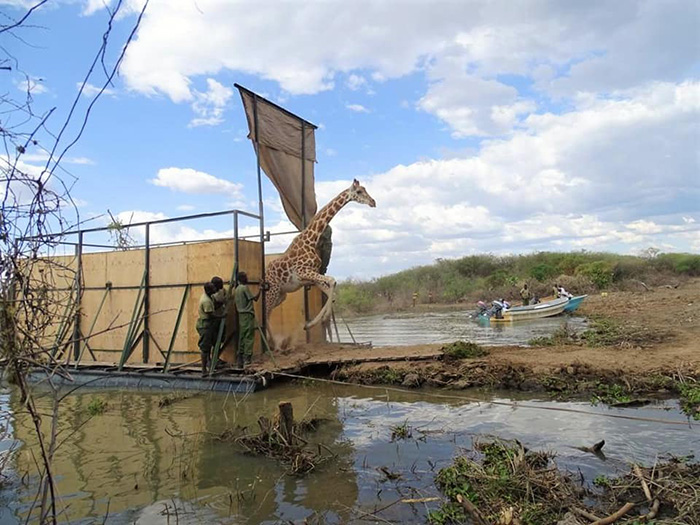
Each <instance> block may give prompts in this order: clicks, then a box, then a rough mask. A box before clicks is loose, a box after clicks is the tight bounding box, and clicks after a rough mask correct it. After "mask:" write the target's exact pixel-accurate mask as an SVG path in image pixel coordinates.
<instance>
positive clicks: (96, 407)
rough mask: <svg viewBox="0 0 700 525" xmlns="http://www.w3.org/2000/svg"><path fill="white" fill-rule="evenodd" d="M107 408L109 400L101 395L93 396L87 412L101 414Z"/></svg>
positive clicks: (93, 414)
mask: <svg viewBox="0 0 700 525" xmlns="http://www.w3.org/2000/svg"><path fill="white" fill-rule="evenodd" d="M105 410H107V402H106V401H105V400H104V399H101V398H99V397H93V398H92V399H91V400H90V402H89V403H88V406H87V413H88V414H90V415H91V416H99V415H101V414H104V411H105Z"/></svg>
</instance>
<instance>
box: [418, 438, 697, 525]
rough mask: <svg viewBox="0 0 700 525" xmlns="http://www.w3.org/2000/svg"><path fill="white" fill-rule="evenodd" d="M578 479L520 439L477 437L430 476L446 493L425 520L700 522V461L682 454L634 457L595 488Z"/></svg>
mask: <svg viewBox="0 0 700 525" xmlns="http://www.w3.org/2000/svg"><path fill="white" fill-rule="evenodd" d="M578 479H579V478H578V476H576V477H574V476H572V475H570V474H568V473H564V472H561V471H560V470H559V469H557V468H556V467H553V465H552V456H551V455H550V454H547V453H544V452H533V451H529V450H527V449H526V448H525V447H524V446H523V445H522V444H521V443H519V442H518V441H501V440H494V441H487V442H480V443H476V444H475V447H474V450H472V451H471V452H470V453H469V454H468V455H463V456H458V457H457V458H455V459H454V461H453V463H452V464H451V465H450V466H448V467H445V468H443V469H441V470H440V471H439V472H438V474H437V476H436V478H435V484H436V485H437V487H438V489H439V490H440V491H441V492H442V493H443V494H444V495H445V497H446V498H447V501H445V502H444V503H443V504H442V505H441V506H440V508H438V509H435V510H433V511H431V512H430V514H429V521H430V522H431V523H433V524H438V525H446V524H453V523H465V522H468V523H474V524H477V525H485V524H487V523H522V524H527V525H536V524H543V523H558V522H559V521H560V520H564V519H565V518H566V517H567V516H568V517H570V518H571V521H572V522H574V523H576V522H578V521H577V518H585V519H586V520H587V521H586V523H588V522H591V521H594V522H598V521H599V520H603V519H605V521H600V522H601V523H602V522H605V523H613V522H616V521H618V520H621V522H622V523H628V524H631V523H657V524H662V523H668V524H671V523H673V524H675V523H693V524H700V464H697V463H695V464H690V463H688V462H687V458H685V459H684V458H674V457H672V458H670V459H669V460H668V461H665V462H659V463H657V464H655V465H654V466H653V467H651V468H644V467H641V466H639V465H632V466H631V467H630V471H629V473H628V474H626V475H624V476H620V477H616V478H609V477H606V476H602V475H599V476H597V477H596V478H595V479H594V480H593V484H594V485H595V486H596V487H598V490H596V491H593V490H590V489H587V488H586V485H585V481H584V480H583V479H580V481H578ZM601 516H602V517H601ZM613 516H614V517H615V518H614V519H613Z"/></svg>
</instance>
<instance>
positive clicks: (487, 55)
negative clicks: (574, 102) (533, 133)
mask: <svg viewBox="0 0 700 525" xmlns="http://www.w3.org/2000/svg"><path fill="white" fill-rule="evenodd" d="M699 11H700V7H699V6H698V4H697V2H693V1H692V0H672V1H669V2H663V3H659V2H655V1H652V0H648V1H640V2H616V3H614V5H610V4H609V3H600V4H597V3H582V4H580V3H570V2H557V1H554V0H551V1H543V2H538V3H533V2H521V3H517V4H514V3H513V2H508V1H506V0H502V1H497V2H492V3H489V4H483V3H481V2H471V1H465V2H441V3H439V7H436V6H435V5H432V4H428V3H423V2H412V3H401V4H396V3H392V2H389V3H387V2H381V1H372V0H368V1H366V2H360V3H357V2H343V3H340V2H314V3H310V4H307V5H305V6H304V9H301V10H300V9H298V6H296V5H294V4H286V3H278V2H263V3H259V2H246V1H243V2H229V1H228V0H210V1H209V2H207V3H206V5H204V6H198V4H197V3H195V2H154V3H152V4H151V5H150V6H149V9H148V10H147V12H146V16H145V18H144V20H143V24H142V26H141V29H140V31H139V34H138V38H137V40H136V41H135V42H134V43H133V44H132V46H131V47H130V48H129V51H128V54H127V57H126V60H125V63H124V67H123V73H124V75H125V77H126V79H127V82H128V84H129V85H130V86H131V87H132V88H133V89H137V90H139V91H142V92H146V93H153V92H156V91H159V92H163V93H166V94H167V95H168V96H169V97H171V98H172V99H173V100H175V101H186V100H191V99H192V98H193V94H192V92H191V82H192V80H191V79H192V77H196V76H198V75H215V74H217V73H218V72H220V71H222V70H231V71H242V72H245V73H247V74H253V75H257V76H260V77H262V78H265V79H269V80H273V81H275V82H277V83H279V85H280V86H281V87H282V89H283V90H285V91H287V92H289V93H292V94H311V93H318V92H320V91H323V90H328V89H332V88H333V86H334V78H335V76H336V74H337V73H346V74H348V83H349V85H350V86H357V85H358V82H361V80H360V78H364V76H362V77H361V76H360V74H359V71H360V70H362V71H363V72H364V73H366V74H367V75H369V76H370V77H372V78H373V79H374V80H376V81H380V82H381V81H385V80H387V79H391V78H396V77H400V76H403V75H406V74H408V73H411V72H413V71H416V70H418V69H421V68H422V67H423V66H424V64H425V63H426V62H429V63H432V64H433V65H436V64H437V65H439V64H440V63H441V62H443V61H445V60H447V61H451V62H452V63H453V66H457V67H458V68H459V70H461V71H466V70H467V69H468V70H469V71H471V72H472V74H475V75H476V76H479V77H480V78H482V79H484V80H489V79H494V77H495V76H496V75H499V74H516V75H526V76H531V77H533V78H534V77H536V78H537V79H538V82H540V84H538V87H539V88H540V89H543V90H552V91H553V92H556V93H559V94H562V93H569V94H573V93H575V92H576V91H579V90H588V91H591V90H594V91H595V90H600V89H604V90H612V89H620V88H629V87H631V86H633V85H635V84H638V83H642V82H646V81H649V80H652V79H656V80H673V79H675V78H677V75H679V74H680V75H683V74H687V73H688V72H690V71H691V68H692V67H693V66H694V64H695V63H696V60H697V45H693V43H696V42H697V41H696V39H695V29H696V28H695V27H694V26H695V25H696V21H697V19H698V13H699ZM319 21H323V22H322V23H319ZM309 27H313V28H314V30H313V31H309V30H308V29H309ZM192 42H196V43H197V45H192ZM318 42H323V45H322V46H319V45H318ZM660 43H661V44H660ZM352 75H354V77H352ZM350 78H352V80H350Z"/></svg>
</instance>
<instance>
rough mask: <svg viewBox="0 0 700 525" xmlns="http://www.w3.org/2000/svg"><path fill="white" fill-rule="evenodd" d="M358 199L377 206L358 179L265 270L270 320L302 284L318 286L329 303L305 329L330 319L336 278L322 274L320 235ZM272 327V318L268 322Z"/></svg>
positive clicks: (318, 214)
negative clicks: (348, 204) (338, 215)
mask: <svg viewBox="0 0 700 525" xmlns="http://www.w3.org/2000/svg"><path fill="white" fill-rule="evenodd" d="M353 201H354V202H359V203H360V204H366V205H367V206H369V207H371V208H374V207H375V206H376V203H375V201H374V199H373V198H372V197H371V196H370V195H369V193H367V190H366V189H365V188H364V186H362V185H361V184H360V183H359V182H358V181H357V179H355V180H353V182H352V184H351V185H350V187H349V188H348V189H346V190H344V191H342V192H341V193H339V194H338V195H337V196H336V197H335V198H334V199H333V200H331V201H330V202H329V203H328V204H326V205H325V206H324V207H323V208H321V210H319V211H318V212H317V213H316V215H314V217H313V219H311V222H310V223H309V224H308V225H307V226H306V228H305V229H304V230H303V231H302V232H301V233H299V234H298V235H297V236H296V237H295V238H294V240H293V241H292V242H291V244H290V245H289V247H288V248H287V250H286V251H285V252H284V254H282V256H281V257H279V258H278V259H275V260H274V261H272V262H271V263H270V265H269V266H268V267H267V268H266V270H265V281H266V282H267V283H268V284H269V288H268V290H267V292H266V294H265V312H266V316H267V318H268V320H269V317H270V312H271V311H272V310H273V309H275V308H276V307H277V306H279V305H280V304H281V303H282V301H284V299H285V297H286V295H287V294H288V293H291V292H295V291H296V290H298V289H299V288H301V287H302V286H306V285H311V286H317V287H318V288H320V289H321V291H322V292H323V293H324V294H325V295H326V296H327V297H328V300H327V301H326V304H325V305H324V307H323V308H322V309H321V311H320V312H319V313H318V314H317V315H316V317H315V318H314V319H313V320H312V321H309V322H308V323H307V324H306V325H305V326H304V329H309V328H311V327H313V326H316V325H317V324H318V323H319V322H320V321H325V320H327V319H328V318H329V317H330V315H331V312H332V309H333V301H334V294H335V285H336V282H335V279H333V277H331V276H330V275H321V274H320V273H319V268H320V267H321V257H320V256H319V254H318V250H317V248H316V246H317V244H318V240H319V237H320V236H321V234H322V233H323V230H325V229H326V226H328V223H329V222H330V221H331V219H332V218H333V217H334V216H335V215H336V214H337V213H338V212H339V211H340V210H341V209H342V208H343V206H345V205H346V204H347V203H348V202H353ZM267 326H268V330H269V326H270V325H269V322H268V323H267Z"/></svg>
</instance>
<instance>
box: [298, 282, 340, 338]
mask: <svg viewBox="0 0 700 525" xmlns="http://www.w3.org/2000/svg"><path fill="white" fill-rule="evenodd" d="M299 277H300V278H301V279H302V280H303V281H304V283H305V284H311V285H314V286H317V287H319V288H320V289H321V291H322V292H323V293H324V294H325V295H326V296H327V297H328V300H327V301H326V304H325V306H324V307H323V308H321V311H320V312H319V313H318V314H317V315H316V317H314V319H313V320H311V321H309V322H308V323H306V326H304V329H305V330H308V329H309V328H313V327H314V326H316V325H317V324H318V323H319V322H320V321H322V320H325V319H328V317H330V315H331V311H332V310H331V309H332V308H333V298H334V295H335V294H334V290H335V279H333V277H331V276H330V275H321V274H320V273H317V272H314V271H311V270H307V271H300V272H299Z"/></svg>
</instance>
